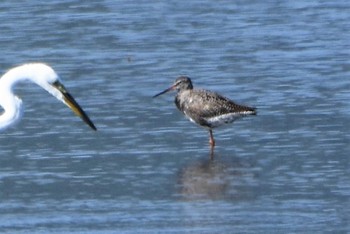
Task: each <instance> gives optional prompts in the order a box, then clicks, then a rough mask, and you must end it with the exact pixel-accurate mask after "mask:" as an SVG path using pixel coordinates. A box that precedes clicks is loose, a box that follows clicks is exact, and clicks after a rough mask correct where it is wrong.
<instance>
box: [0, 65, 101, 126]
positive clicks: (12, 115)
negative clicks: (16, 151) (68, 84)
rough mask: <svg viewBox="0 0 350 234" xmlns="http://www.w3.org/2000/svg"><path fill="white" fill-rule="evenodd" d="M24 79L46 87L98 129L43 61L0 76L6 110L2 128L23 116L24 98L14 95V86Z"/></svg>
mask: <svg viewBox="0 0 350 234" xmlns="http://www.w3.org/2000/svg"><path fill="white" fill-rule="evenodd" d="M24 80H29V81H32V82H34V83H36V84H37V85H39V86H40V87H42V88H43V89H45V90H46V91H47V92H49V93H50V94H51V95H53V96H54V97H56V98H57V99H58V100H60V101H62V102H63V103H64V104H66V105H67V106H68V107H69V108H70V109H72V111H73V112H74V113H75V114H76V115H77V116H79V117H80V118H81V119H82V120H83V121H84V122H85V123H86V124H88V125H89V126H90V127H91V128H92V129H93V130H96V127H95V125H94V124H93V123H92V121H91V120H90V119H89V117H88V116H87V115H86V113H85V112H84V111H83V109H82V108H81V107H80V106H79V104H78V103H77V102H76V101H75V100H74V98H73V97H72V96H71V95H70V94H69V93H68V91H67V90H66V88H65V87H64V86H63V85H62V83H61V80H60V78H59V76H58V75H57V73H56V72H55V71H54V70H53V69H52V68H51V67H49V66H48V65H46V64H43V63H28V64H23V65H21V66H18V67H14V68H12V69H10V70H9V71H8V72H6V73H5V74H4V75H3V76H2V77H1V78H0V106H1V107H2V108H3V110H4V111H3V113H2V114H1V113H0V114H1V115H0V130H3V129H5V128H7V127H8V126H10V125H12V124H14V123H15V122H16V121H18V120H19V119H20V117H21V112H22V100H21V99H20V98H18V97H17V96H15V95H14V93H13V87H14V85H15V84H16V83H17V82H20V81H24Z"/></svg>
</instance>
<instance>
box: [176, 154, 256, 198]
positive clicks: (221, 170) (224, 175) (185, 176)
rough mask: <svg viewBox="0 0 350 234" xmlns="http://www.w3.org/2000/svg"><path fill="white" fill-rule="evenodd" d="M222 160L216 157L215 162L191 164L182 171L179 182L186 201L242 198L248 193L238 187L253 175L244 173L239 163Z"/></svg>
mask: <svg viewBox="0 0 350 234" xmlns="http://www.w3.org/2000/svg"><path fill="white" fill-rule="evenodd" d="M220 159H221V157H220V155H216V157H215V160H211V159H210V160H208V159H207V160H205V161H200V162H195V163H191V164H190V165H188V166H186V167H185V168H184V169H182V170H181V172H180V174H179V180H178V181H179V190H180V193H181V196H183V198H184V199H188V200H201V199H222V198H227V197H232V196H234V197H235V196H241V195H242V194H244V193H245V192H246V191H244V189H241V188H238V187H240V186H241V185H242V183H241V182H242V181H244V180H245V179H246V178H243V177H245V176H248V177H251V175H252V174H251V173H248V174H246V173H244V172H243V173H242V169H243V170H245V169H244V168H242V167H244V165H242V164H241V163H240V162H239V161H231V162H227V161H223V160H220ZM231 159H232V157H231ZM233 160H237V158H236V159H233ZM248 170H249V168H248ZM241 193H242V194H241Z"/></svg>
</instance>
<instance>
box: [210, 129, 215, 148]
mask: <svg viewBox="0 0 350 234" xmlns="http://www.w3.org/2000/svg"><path fill="white" fill-rule="evenodd" d="M209 144H210V147H211V148H214V146H215V140H214V136H213V130H211V129H209Z"/></svg>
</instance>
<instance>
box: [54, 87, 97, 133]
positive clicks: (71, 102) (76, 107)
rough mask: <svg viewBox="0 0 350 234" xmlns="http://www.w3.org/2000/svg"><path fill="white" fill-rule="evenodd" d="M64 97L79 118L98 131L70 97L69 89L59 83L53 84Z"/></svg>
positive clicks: (65, 102)
mask: <svg viewBox="0 0 350 234" xmlns="http://www.w3.org/2000/svg"><path fill="white" fill-rule="evenodd" d="M52 86H53V87H54V88H56V89H57V90H58V91H59V92H60V93H61V94H62V95H63V100H62V101H63V103H64V104H66V105H67V106H68V107H69V108H70V109H71V110H72V111H73V112H74V113H75V114H76V115H77V116H79V117H80V118H81V119H82V120H83V121H84V122H85V123H86V124H87V125H89V126H90V127H91V128H92V129H93V130H95V131H96V130H97V128H96V127H95V125H94V124H93V122H92V121H91V120H90V118H89V117H88V116H87V114H86V113H85V111H84V110H83V109H82V108H81V107H80V106H79V104H78V103H77V102H76V101H75V100H74V98H73V97H72V95H70V94H69V93H68V91H67V89H66V88H65V87H64V86H63V84H61V83H60V82H59V81H56V82H54V83H53V84H52Z"/></svg>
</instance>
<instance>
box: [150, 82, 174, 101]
mask: <svg viewBox="0 0 350 234" xmlns="http://www.w3.org/2000/svg"><path fill="white" fill-rule="evenodd" d="M174 89H175V85H173V86H171V87H169V88H167V89H166V90H164V91H162V92H160V93H158V94H156V95H154V96H153V98H155V97H158V96H160V95H162V94H165V93H167V92H169V91H171V90H174Z"/></svg>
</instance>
